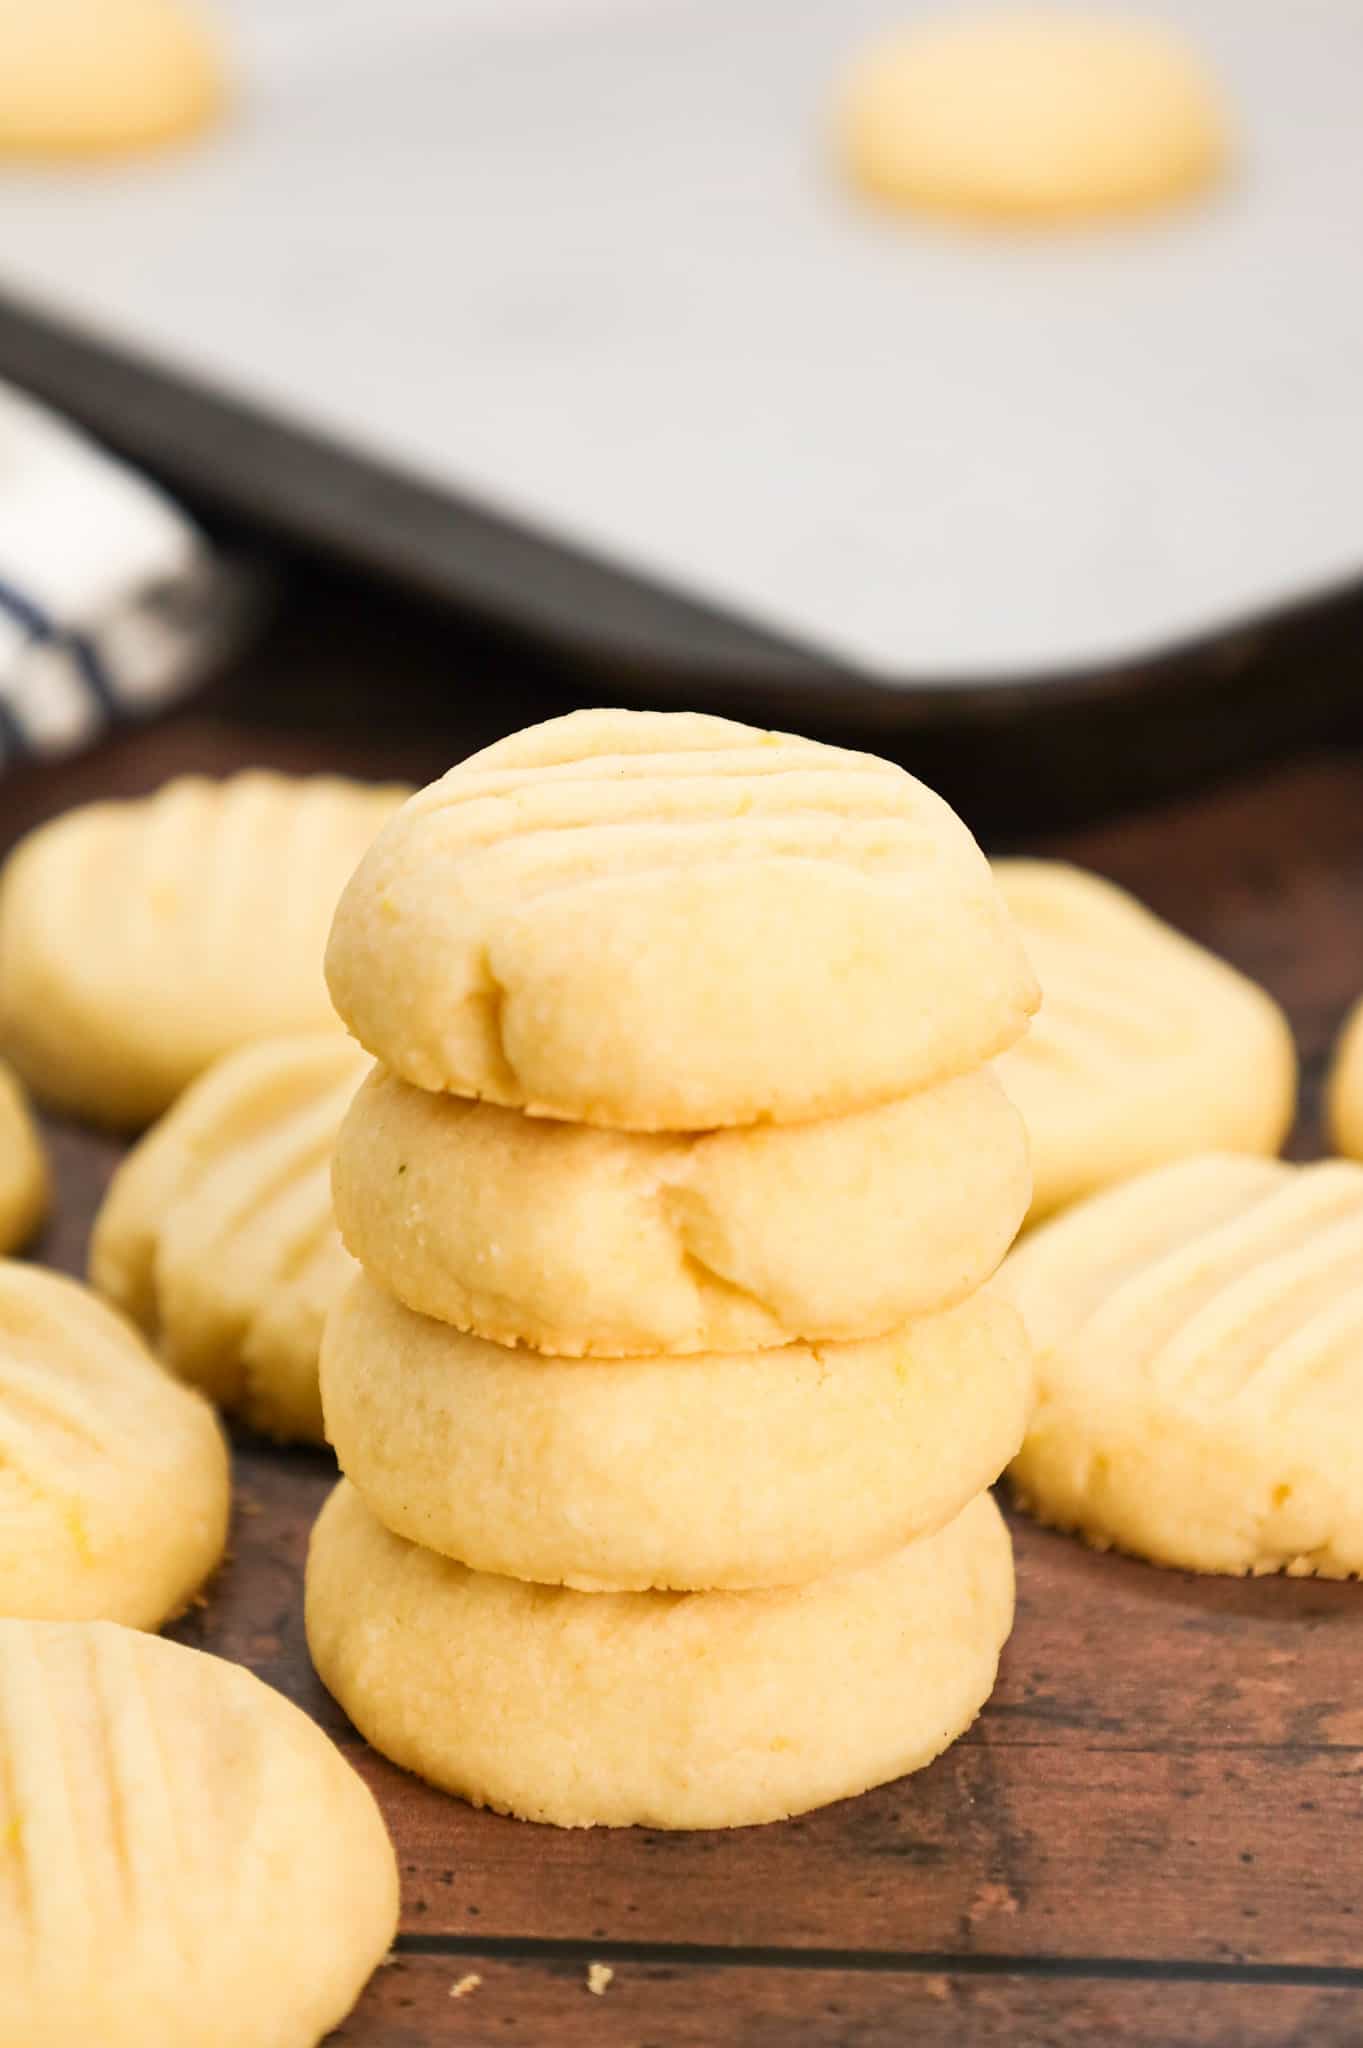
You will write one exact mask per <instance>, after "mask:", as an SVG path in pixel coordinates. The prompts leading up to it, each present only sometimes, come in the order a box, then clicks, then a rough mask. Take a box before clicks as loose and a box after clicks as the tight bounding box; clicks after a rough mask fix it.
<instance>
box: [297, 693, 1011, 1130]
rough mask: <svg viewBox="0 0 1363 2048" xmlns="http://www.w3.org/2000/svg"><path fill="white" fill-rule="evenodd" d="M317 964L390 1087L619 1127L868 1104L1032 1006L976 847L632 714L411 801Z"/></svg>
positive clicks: (885, 800) (888, 769)
mask: <svg viewBox="0 0 1363 2048" xmlns="http://www.w3.org/2000/svg"><path fill="white" fill-rule="evenodd" d="M327 974H328V979H329V981H330V984H331V992H332V995H333V997H334V998H335V1001H336V1006H337V1008H338V1009H339V1010H340V1012H341V1015H342V1016H343V1017H344V1018H345V1021H346V1023H347V1024H348V1025H349V1026H350V1028H351V1030H352V1031H353V1032H354V1034H355V1036H356V1037H357V1038H358V1039H359V1040H360V1041H361V1043H362V1044H364V1045H366V1046H367V1047H368V1048H369V1050H370V1051H371V1052H372V1053H374V1054H375V1055H376V1056H377V1057H378V1058H379V1059H381V1060H382V1061H383V1062H384V1064H385V1065H386V1066H388V1067H389V1068H391V1069H392V1071H393V1072H394V1073H396V1074H398V1075H399V1076H400V1077H401V1078H402V1079H403V1080H406V1081H410V1082H413V1083H414V1084H415V1085H416V1086H417V1087H419V1088H430V1089H444V1090H448V1091H449V1092H451V1093H453V1094H456V1095H476V1096H482V1097H484V1098H486V1099H487V1100H489V1101H492V1102H500V1103H505V1104H508V1105H510V1106H512V1107H518V1108H523V1109H529V1110H532V1111H535V1112H537V1113H540V1114H543V1115H547V1116H560V1117H566V1118H569V1119H571V1120H573V1121H576V1122H579V1123H590V1124H609V1125H613V1126H615V1127H617V1128H619V1129H622V1130H706V1129H709V1128H711V1127H712V1126H715V1125H721V1124H742V1123H756V1122H760V1121H763V1120H766V1119H771V1120H773V1121H775V1122H778V1123H779V1122H794V1121H800V1120H802V1119H808V1118H813V1117H821V1116H837V1115H841V1114H842V1113H844V1112H845V1111H848V1110H852V1109H860V1108H867V1107H869V1106H870V1105H871V1104H873V1103H876V1102H884V1101H888V1100H889V1099H890V1098H891V1097H892V1096H897V1095H907V1094H909V1093H910V1092H911V1091H912V1090H914V1089H915V1088H920V1087H929V1086H931V1085H932V1084H933V1083H934V1082H937V1081H941V1080H946V1079H948V1078H949V1077H950V1076H951V1075H953V1074H959V1073H964V1072H966V1071H967V1070H968V1069H969V1068H971V1067H974V1066H978V1065H979V1063H980V1062H981V1061H982V1060H985V1059H988V1058H989V1057H990V1056H991V1055H992V1054H993V1053H995V1052H999V1051H1001V1050H1002V1049H1003V1047H1004V1046H1005V1045H1008V1044H1010V1043H1011V1042H1012V1040H1013V1039H1014V1038H1015V1037H1016V1036H1017V1035H1018V1033H1019V1031H1020V1030H1021V1029H1022V1026H1023V1023H1024V1020H1025V1018H1026V1016H1027V1015H1028V1013H1029V1011H1030V1010H1031V1009H1032V1008H1033V1007H1034V1006H1035V1002H1036V990H1035V985H1034V983H1033V980H1032V976H1031V972H1030V970H1029V968H1028V966H1027V963H1026V961H1025V959H1024V958H1023V955H1022V950H1021V948H1020V946H1019V945H1018V942H1017V939H1016V937H1015V936H1014V934H1013V931H1012V928H1011V926H1010V924H1009V921H1008V917H1007V914H1006V912H1005V911H1004V909H1003V906H1002V904H1001V902H1000V901H999V897H998V892H997V890H996V889H995V887H994V883H993V880H992V878H991V876H990V874H989V870H988V866H987V864H986V862H985V860H984V858H983V856H982V855H981V853H980V851H979V848H978V847H977V846H976V845H975V842H974V840H973V839H972V838H971V837H970V834H969V833H968V832H967V831H966V828H965V826H964V825H963V824H962V823H961V821H960V819H959V818H957V817H956V816H955V815H954V813H953V812H952V811H950V810H949V809H948V808H947V806H946V805H945V804H944V803H943V802H942V801H941V799H940V797H936V796H934V795H933V794H932V792H931V791H930V790H928V789H925V788H924V787H923V786H922V784H921V783H918V782H915V781H914V780H913V778H912V776H909V775H906V774H905V773H904V771H903V770H902V769H900V768H896V767H894V766H893V765H892V764H891V763H890V762H888V761H881V760H877V759H876V758H875V757H874V756H873V755H870V754H853V753H845V752H843V751H841V750H839V749H838V748H834V747H826V746H820V745H818V744H816V743H815V742H814V741H812V740H805V739H796V738H793V737H791V736H790V735H788V734H784V733H772V732H759V731H756V730H754V729H753V728H752V727H750V726H744V725H734V724H732V723H731V722H730V721H729V720H728V719H723V718H701V717H696V716H694V715H692V714H690V713H666V712H642V711H634V712H631V711H580V712H574V713H573V714H572V715H571V716H569V717H567V718H557V719H553V720H551V721H550V723H549V724H547V725H540V726H534V727H532V728H531V729H530V730H529V731H527V732H522V733H516V734H514V735H513V736H512V737H511V738H510V739H506V740H502V741H500V742H499V743H498V744H497V745H496V746H493V747H489V748H487V749H486V751H485V752H483V753H481V754H475V755H474V756H473V758H472V759H471V760H469V761H466V762H464V763H463V764H462V766H460V767H458V768H454V769H452V770H451V771H450V773H449V774H448V775H446V776H445V777H444V778H443V779H442V780H441V781H439V782H436V783H433V784H432V785H431V787H430V788H429V789H425V790H422V791H421V792H420V793H419V794H418V795H417V796H415V797H414V798H413V799H412V801H411V802H410V803H409V804H407V805H405V806H404V808H403V809H402V811H400V812H399V814H398V816H397V817H396V818H394V819H393V821H392V823H391V824H390V825H389V826H388V827H387V828H386V829H385V830H384V831H383V832H382V833H381V834H380V836H379V838H378V840H377V841H376V842H375V844H374V846H373V847H372V849H371V850H370V852H369V853H368V854H367V855H366V857H365V859H364V860H363V861H362V862H361V864H360V867H359V870H358V872H357V873H356V875H355V877H354V879H353V880H352V881H351V883H350V885H349V887H348V888H347V889H346V891H345V894H344V895H343V897H342V899H341V903H340V906H339V908H338V910H337V913H336V922H335V924H334V926H333V928H332V934H331V943H330V946H329V948H328V952H327Z"/></svg>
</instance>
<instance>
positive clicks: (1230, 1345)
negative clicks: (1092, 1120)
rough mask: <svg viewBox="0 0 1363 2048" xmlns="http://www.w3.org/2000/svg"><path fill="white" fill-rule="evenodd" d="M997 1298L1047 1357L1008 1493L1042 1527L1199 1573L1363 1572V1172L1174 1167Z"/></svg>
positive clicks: (1061, 1242) (1008, 1275)
mask: <svg viewBox="0 0 1363 2048" xmlns="http://www.w3.org/2000/svg"><path fill="white" fill-rule="evenodd" d="M993 1286H994V1287H995V1288H996V1289H997V1290H999V1291H1001V1292H1002V1293H1004V1294H1006V1295H1007V1296H1008V1297H1009V1298H1011V1299H1012V1300H1013V1301H1014V1302H1015V1303H1016V1305H1017V1307H1018V1308H1019V1309H1020V1310H1021V1312H1022V1315H1023V1318H1024V1320H1025V1321H1026V1323H1027V1325H1028V1328H1029V1329H1030V1331H1031V1334H1032V1338H1033V1342H1034V1344H1035V1346H1036V1352H1037V1373H1038V1380H1039V1389H1040V1392H1039V1399H1038V1403H1037V1408H1036V1412H1035V1414H1034V1416H1033V1418H1032V1422H1031V1425H1030V1427H1029V1429H1028V1432H1027V1441H1026V1443H1025V1444H1024V1446H1023V1448H1022V1451H1021V1453H1020V1455H1019V1457H1018V1458H1017V1460H1016V1462H1015V1464H1014V1466H1013V1479H1014V1483H1015V1486H1016V1489H1017V1492H1018V1495H1019V1497H1020V1499H1021V1500H1022V1502H1023V1504H1024V1505H1025V1506H1027V1507H1029V1508H1030V1509H1031V1510H1032V1512H1033V1513H1034V1514H1035V1515H1037V1516H1038V1518H1039V1519H1040V1520H1042V1521H1045V1522H1053V1523H1056V1524H1058V1525H1059V1526H1061V1527H1063V1528H1074V1529H1079V1530H1081V1531H1082V1532H1083V1534H1084V1535H1085V1536H1087V1537H1088V1538H1089V1539H1090V1540H1091V1541H1092V1542H1094V1543H1097V1544H1099V1545H1100V1546H1105V1545H1107V1544H1116V1545H1117V1546H1118V1547H1119V1548H1120V1549H1123V1550H1131V1551H1134V1552H1136V1553H1137V1555H1139V1556H1141V1557H1148V1558H1153V1559H1154V1560H1155V1562H1156V1563H1158V1564H1168V1565H1181V1566H1185V1567H1188V1568H1190V1569H1192V1570H1194V1571H1203V1572H1272V1571H1284V1570H1285V1571H1288V1572H1292V1573H1311V1572H1318V1573H1320V1574H1321V1575H1322V1576H1324V1577H1328V1578H1343V1577H1347V1576H1349V1575H1351V1574H1353V1573H1357V1572H1360V1571H1363V1167H1358V1166H1355V1165H1353V1164H1351V1163H1345V1162H1343V1161H1330V1162H1327V1163H1325V1164H1321V1165H1316V1166H1288V1165H1285V1164H1283V1162H1282V1161H1280V1160H1270V1159H1243V1158H1233V1157H1230V1156H1216V1155H1210V1156H1207V1157H1203V1158H1200V1159H1190V1160H1183V1161H1180V1162H1179V1163H1178V1164H1176V1165H1173V1166H1164V1167H1160V1168H1158V1169H1157V1170H1156V1171H1155V1172H1153V1173H1147V1174H1143V1175H1142V1176H1141V1177H1140V1178H1139V1179H1138V1180H1133V1181H1128V1182H1127V1183H1126V1184H1125V1185H1124V1186H1122V1187H1118V1188H1110V1189H1108V1190H1107V1191H1106V1192H1105V1193H1103V1194H1100V1195H1094V1196H1093V1197H1091V1199H1090V1200H1089V1201H1087V1202H1084V1203H1081V1204H1080V1206H1079V1207H1078V1208H1076V1209H1071V1210H1069V1211H1068V1212H1067V1213H1066V1214H1065V1215H1063V1216H1058V1217H1055V1218H1054V1219H1053V1220H1052V1221H1051V1222H1050V1223H1047V1224H1043V1225H1042V1227H1041V1228H1040V1229H1039V1230H1037V1231H1035V1232H1033V1233H1032V1235H1031V1236H1030V1237H1028V1238H1025V1239H1024V1240H1023V1242H1022V1244H1021V1245H1020V1246H1019V1248H1018V1249H1017V1251H1015V1252H1014V1253H1013V1254H1012V1256H1011V1258H1010V1259H1008V1260H1007V1262H1006V1263H1005V1265H1004V1268H1003V1271H1002V1273H1001V1274H1000V1276H999V1278H998V1280H997V1281H995V1282H994V1283H993Z"/></svg>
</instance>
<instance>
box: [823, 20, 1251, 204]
mask: <svg viewBox="0 0 1363 2048" xmlns="http://www.w3.org/2000/svg"><path fill="white" fill-rule="evenodd" d="M837 138H838V144H839V148H840V151H841V154H842V156H843V159H844V161H845V163H846V165H847V168H848V171H849V172H850V174H851V176H852V178H853V179H854V180H855V182H856V183H857V184H858V185H859V186H860V187H861V188H862V189H863V191H865V192H867V193H869V194H870V195H871V196H872V197H873V198H875V199H877V200H881V201H885V202H887V203H889V204H890V205H894V206H902V207H909V208H915V209H918V210H920V211H924V212H928V213H934V214H947V215H955V216H959V217H962V218H966V219H979V220H985V221H988V220H998V221H1029V222H1037V223H1042V222H1046V221H1064V220H1072V219H1076V218H1081V217H1083V216H1085V215H1095V214H1115V213H1125V212H1131V211H1141V210H1145V209H1147V208H1150V207H1155V206H1162V205H1165V204H1168V203H1171V202H1173V201H1175V200H1179V199H1182V198H1183V197H1184V196H1185V195H1187V194H1189V193H1191V192H1195V191H1197V190H1198V189H1199V188H1201V187H1202V186H1204V185H1206V184H1207V183H1208V182H1209V181H1210V180H1211V179H1212V178H1214V177H1215V176H1216V175H1217V174H1218V172H1220V171H1221V170H1222V168H1223V167H1224V165H1225V162H1226V159H1227V155H1228V143H1227V130H1226V121H1225V116H1224V114H1223V111H1222V108H1221V106H1220V103H1219V101H1218V98H1217V95H1216V93H1215V91H1214V89H1213V87H1212V86H1211V84H1210V82H1209V80H1208V79H1207V78H1206V77H1205V75H1204V74H1203V71H1202V69H1201V67H1200V65H1199V64H1198V62H1197V60H1196V59H1195V58H1194V56H1193V55H1192V53H1191V51H1189V50H1188V49H1187V48H1186V47H1185V45H1184V44H1183V42H1182V41H1181V40H1180V39H1179V38H1178V37H1177V36H1176V35H1174V34H1173V32H1172V31H1171V30H1169V29H1168V28H1166V27H1164V26H1162V25H1161V24H1159V23H1157V22H1143V21H1136V20H1128V19H1123V18H1122V17H1120V16H1110V17H1103V16H1085V15H1083V14H1076V13H1069V12H1060V11H1059V10H1054V11H1053V10H1048V9H1027V10H1019V11H1017V12H1015V13H1009V12H999V13H992V12H991V13H982V14H977V15H975V16H973V17H968V18H966V19H952V20H940V21H936V22H931V21H925V22H922V23H919V24H915V25H914V26H912V27H910V28H905V29H900V30H898V31H896V32H895V33H893V34H891V35H889V36H885V37H882V38H881V39H880V40H879V41H878V42H876V43H874V44H873V45H872V46H871V47H870V48H869V49H868V50H867V51H866V52H865V53H864V54H863V56H862V57H861V58H860V59H859V60H858V61H857V63H856V64H855V66H854V67H853V70H852V73H851V75H850V77H849V78H848V79H847V81H846V83H845V85H844V87H843V91H842V96H841V101H840V104H839V108H838V114H837Z"/></svg>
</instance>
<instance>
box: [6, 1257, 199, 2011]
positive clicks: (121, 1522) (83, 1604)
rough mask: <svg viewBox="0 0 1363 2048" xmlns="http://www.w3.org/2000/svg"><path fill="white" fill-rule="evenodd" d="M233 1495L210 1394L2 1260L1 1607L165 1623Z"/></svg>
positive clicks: (106, 1317) (35, 1274)
mask: <svg viewBox="0 0 1363 2048" xmlns="http://www.w3.org/2000/svg"><path fill="white" fill-rule="evenodd" d="M228 1494H229V1477H228V1463H227V1446H226V1444H225V1443H224V1442H223V1437H222V1431H221V1430H220V1429H219V1427H218V1424H217V1420H216V1418H215V1416H214V1414H213V1411H212V1409H211V1408H210V1407H209V1406H208V1403H207V1402H206V1401H203V1400H201V1399H200V1398H199V1396H198V1395H197V1394H194V1393H191V1392H190V1391H189V1389H188V1388H187V1387H182V1386H179V1385H177V1384H176V1382H175V1381H174V1380H173V1379H171V1377H170V1375H169V1374H168V1373H166V1372H163V1371H162V1369H161V1367H160V1366H159V1365H158V1364H157V1363H156V1360H155V1359H154V1358H152V1357H151V1356H150V1354H149V1353H148V1352H147V1351H146V1350H145V1348H144V1347H143V1345H142V1343H141V1342H140V1340H139V1338H138V1337H137V1335H136V1333H135V1332H134V1331H133V1330H132V1329H131V1328H130V1327H129V1326H128V1324H126V1323H125V1322H124V1321H123V1318H122V1317H121V1316H116V1315H115V1314H114V1313H113V1311H112V1310H111V1309H107V1308H105V1306H104V1304H103V1303H102V1302H99V1301H96V1300H95V1298H94V1296H93V1295H92V1294H89V1293H87V1291H86V1289H85V1288H83V1287H80V1286H78V1285H77V1284H76V1282H75V1281H74V1280H63V1279H61V1278H60V1277H59V1276H58V1275H57V1274H55V1273H49V1272H45V1271H42V1270H41V1269H39V1268H37V1267H34V1266H25V1265H18V1264H16V1263H15V1262H14V1261H13V1260H0V1614H12V1615H24V1616H28V1617H31V1618H33V1619H37V1620H52V1621H84V1620H92V1619H96V1618H98V1619H102V1620H107V1621H123V1622H128V1623H130V1624H131V1625H132V1626H133V1627H134V1628H158V1627H159V1626H160V1624H161V1623H162V1622H163V1621H166V1620H167V1619H168V1618H169V1617H170V1616H171V1615H174V1614H178V1613H179V1612H180V1611H181V1609H182V1608H184V1607H186V1606H187V1605H188V1604H189V1600H190V1598H191V1596H192V1595H193V1594H194V1593H195V1592H196V1591H197V1589H198V1587H199V1586H200V1585H201V1584H202V1583H203V1581H204V1580H205V1579H206V1578H207V1576H208V1574H209V1573H210V1572H211V1571H212V1570H213V1567H214V1566H215V1565H216V1564H217V1562H218V1560H219V1558H220V1557H221V1556H222V1552H223V1545H224V1544H225V1542H226V1540H227V1510H228ZM2 1998H3V1993H0V2000H2ZM3 2042H4V2033H3V2029H0V2044H3Z"/></svg>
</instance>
